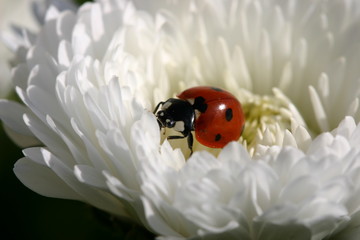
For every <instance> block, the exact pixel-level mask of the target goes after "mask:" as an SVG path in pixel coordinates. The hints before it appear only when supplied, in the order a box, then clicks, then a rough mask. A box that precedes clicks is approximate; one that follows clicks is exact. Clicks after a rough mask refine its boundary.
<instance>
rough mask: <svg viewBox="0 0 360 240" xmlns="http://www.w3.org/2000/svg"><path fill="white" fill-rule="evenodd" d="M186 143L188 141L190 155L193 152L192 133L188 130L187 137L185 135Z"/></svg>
mask: <svg viewBox="0 0 360 240" xmlns="http://www.w3.org/2000/svg"><path fill="white" fill-rule="evenodd" d="M187 143H188V147H189V149H190V156H191V155H192V154H193V149H192V147H193V143H194V138H193V135H192V133H191V132H190V133H189V135H188V137H187Z"/></svg>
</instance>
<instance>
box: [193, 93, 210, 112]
mask: <svg viewBox="0 0 360 240" xmlns="http://www.w3.org/2000/svg"><path fill="white" fill-rule="evenodd" d="M193 108H194V109H196V110H199V111H200V112H201V113H204V112H205V111H206V109H207V104H206V103H205V98H203V97H201V96H200V97H197V98H195V101H194V104H193Z"/></svg>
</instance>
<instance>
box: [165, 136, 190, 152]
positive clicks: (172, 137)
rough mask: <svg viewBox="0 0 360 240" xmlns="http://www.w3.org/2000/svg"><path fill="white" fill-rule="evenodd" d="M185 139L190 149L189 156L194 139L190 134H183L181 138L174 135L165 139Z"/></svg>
mask: <svg viewBox="0 0 360 240" xmlns="http://www.w3.org/2000/svg"><path fill="white" fill-rule="evenodd" d="M186 137H187V143H188V147H189V149H190V156H191V155H192V154H193V149H192V146H193V142H194V138H193V135H192V134H191V133H188V134H184V135H183V136H178V135H174V136H168V137H167V139H168V140H171V139H182V138H186Z"/></svg>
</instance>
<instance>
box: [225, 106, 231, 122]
mask: <svg viewBox="0 0 360 240" xmlns="http://www.w3.org/2000/svg"><path fill="white" fill-rule="evenodd" d="M225 118H226V121H228V122H230V121H231V119H232V118H233V111H232V109H231V108H228V109H226V112H225Z"/></svg>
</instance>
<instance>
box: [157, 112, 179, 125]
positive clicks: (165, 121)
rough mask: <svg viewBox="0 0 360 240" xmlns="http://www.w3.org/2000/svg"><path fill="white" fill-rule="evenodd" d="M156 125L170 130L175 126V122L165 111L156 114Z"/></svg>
mask: <svg viewBox="0 0 360 240" xmlns="http://www.w3.org/2000/svg"><path fill="white" fill-rule="evenodd" d="M156 117H157V120H158V123H159V125H161V126H160V128H161V127H167V128H172V127H174V126H175V121H174V120H173V118H172V116H171V115H169V114H168V112H167V111H166V110H160V111H158V112H157V114H156Z"/></svg>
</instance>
